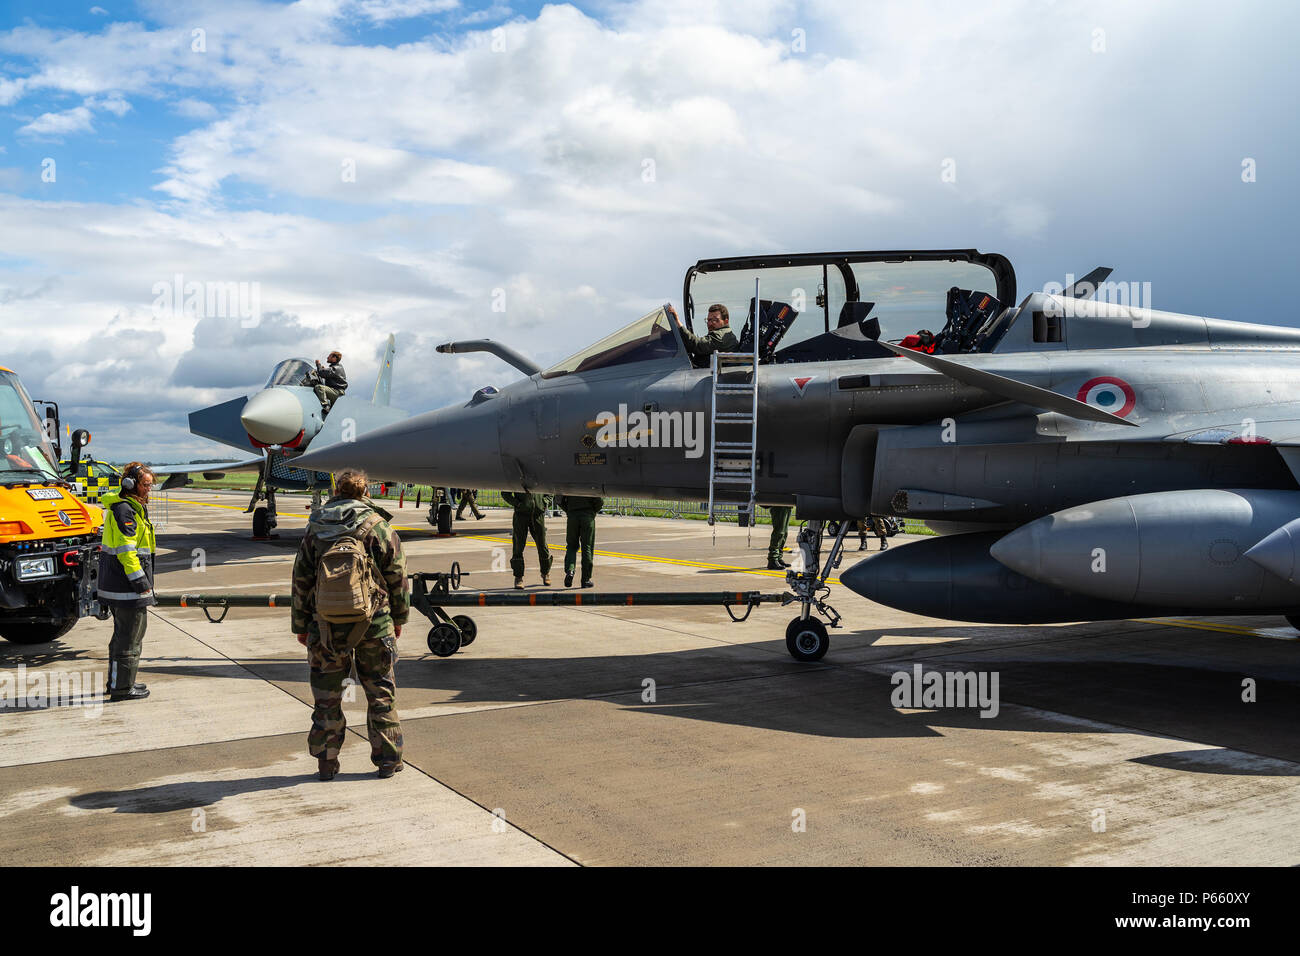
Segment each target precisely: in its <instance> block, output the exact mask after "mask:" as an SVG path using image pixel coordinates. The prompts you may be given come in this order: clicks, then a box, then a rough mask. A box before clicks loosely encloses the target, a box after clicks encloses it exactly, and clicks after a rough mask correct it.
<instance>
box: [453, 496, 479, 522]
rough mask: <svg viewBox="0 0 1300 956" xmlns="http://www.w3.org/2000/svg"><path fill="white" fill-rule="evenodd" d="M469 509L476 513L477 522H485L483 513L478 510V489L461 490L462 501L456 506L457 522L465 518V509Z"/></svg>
mask: <svg viewBox="0 0 1300 956" xmlns="http://www.w3.org/2000/svg"><path fill="white" fill-rule="evenodd" d="M466 507H468V508H469V510H470V511H472V512H473V513H474V520H475V521H482V520H483V512H481V511H479V510H478V489H477V488H461V489H460V501H459V503H458V504H457V505H456V520H457V521H461V520H463V519H464V517H465V508H466Z"/></svg>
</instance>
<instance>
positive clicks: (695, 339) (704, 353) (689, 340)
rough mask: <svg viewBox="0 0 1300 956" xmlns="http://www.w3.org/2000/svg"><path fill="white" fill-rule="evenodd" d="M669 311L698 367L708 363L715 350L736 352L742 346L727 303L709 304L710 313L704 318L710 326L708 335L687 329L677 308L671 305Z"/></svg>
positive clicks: (693, 362) (693, 361)
mask: <svg viewBox="0 0 1300 956" xmlns="http://www.w3.org/2000/svg"><path fill="white" fill-rule="evenodd" d="M668 312H669V314H670V315H671V316H672V317H673V321H674V322H676V323H677V327H678V328H679V329H681V330H682V341H684V342H685V343H686V351H687V353H688V354H689V355H690V357H691V362H692V364H694V365H695V366H696V367H697V368H703V367H704V366H706V365H708V364H709V356H710V355H712V354H713V353H714V352H735V351H736V350H737V349H739V348H740V340H739V339H737V338H736V333H735V332H733V331H731V325H730V321H731V319H730V317H729V316H728V314H727V307H726V306H725V305H721V304H719V303H715V304H713V305H711V306H709V312H708V315H707V316H705V319H704V322H705V324H706V325H707V326H708V328H709V331H708V334H707V335H694V334H692V333H691V332H688V331H686V326H684V325H683V324H682V320H681V317H680V316H679V315H678V314H677V310H676V309H674V308H673V307H672V306H669V307H668Z"/></svg>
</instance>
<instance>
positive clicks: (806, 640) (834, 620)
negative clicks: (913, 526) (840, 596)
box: [785, 518, 849, 663]
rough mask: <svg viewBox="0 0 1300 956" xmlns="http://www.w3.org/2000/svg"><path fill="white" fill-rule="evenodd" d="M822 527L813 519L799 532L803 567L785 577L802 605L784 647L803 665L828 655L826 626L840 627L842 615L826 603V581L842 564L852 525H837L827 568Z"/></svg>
mask: <svg viewBox="0 0 1300 956" xmlns="http://www.w3.org/2000/svg"><path fill="white" fill-rule="evenodd" d="M822 525H823V521H822V519H820V518H813V519H811V520H809V521H808V523H807V524H805V525H804V526H803V528H802V529H801V530H800V532H799V537H798V539H797V540H798V544H799V554H800V557H801V558H802V561H801V564H802V567H801V568H800V570H798V571H794V570H790V571H787V572H786V575H785V579H786V581H787V582H788V583H789V585H790V589H791V590H792V591H793V592H794V597H795V600H796V601H798V602H799V603H800V605H801V609H800V612H799V616H798V617H796V618H795V619H794V620H793V621H791V622H790V624H789V625H788V626H787V627H786V629H785V648H786V650H787V651H789V652H790V656H791V657H793V658H794V659H795V660H797V661H802V662H804V663H811V662H813V661H819V660H821V659H822V658H823V657H825V656H826V652H827V651H828V650H830V646H831V639H830V634H829V633H828V632H827V627H828V626H829V627H839V626H840V615H839V612H838V611H836V610H835V608H833V607H831V606H830V605H829V604H827V603H826V597H827V595H829V594H830V588H829V587H827V586H826V579H827V578H828V577H830V574H831V569H832V568H834V567H835V566H836V565H837V564H838V563H839V559H840V553H841V551H843V549H844V535H845V534H846V533H847V532H848V530H849V523H848V521H840V522H838V525H839V526H838V528H837V533H836V535H835V543H834V544H832V545H831V549H830V553H829V554H828V555H827V556H826V563H825V565H822V563H821V556H822ZM814 610H816V611H817V613H818V614H820V615H822V616H823V617H825V618H826V619H827V623H826V624H823V623H822V622H821V621H820V620H819V619H817V618H815V617H813V616H812V612H813V611H814Z"/></svg>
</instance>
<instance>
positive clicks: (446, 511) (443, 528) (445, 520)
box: [438, 504, 451, 534]
mask: <svg viewBox="0 0 1300 956" xmlns="http://www.w3.org/2000/svg"><path fill="white" fill-rule="evenodd" d="M438 534H451V505H448V504H442V505H438Z"/></svg>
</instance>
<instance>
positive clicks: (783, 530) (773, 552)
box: [767, 505, 794, 561]
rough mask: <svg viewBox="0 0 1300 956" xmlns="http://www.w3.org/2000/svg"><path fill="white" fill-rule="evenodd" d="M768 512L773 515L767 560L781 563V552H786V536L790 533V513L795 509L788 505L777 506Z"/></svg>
mask: <svg viewBox="0 0 1300 956" xmlns="http://www.w3.org/2000/svg"><path fill="white" fill-rule="evenodd" d="M768 510H769V511H770V512H771V513H772V537H771V538H770V539H768V542H767V559H768V560H769V561H779V560H781V552H782V551H784V550H785V539H786V536H787V535H788V534H789V533H790V512H791V511H793V510H794V509H793V508H790V507H789V506H788V505H775V506H774V507H771V508H769V509H768Z"/></svg>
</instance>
